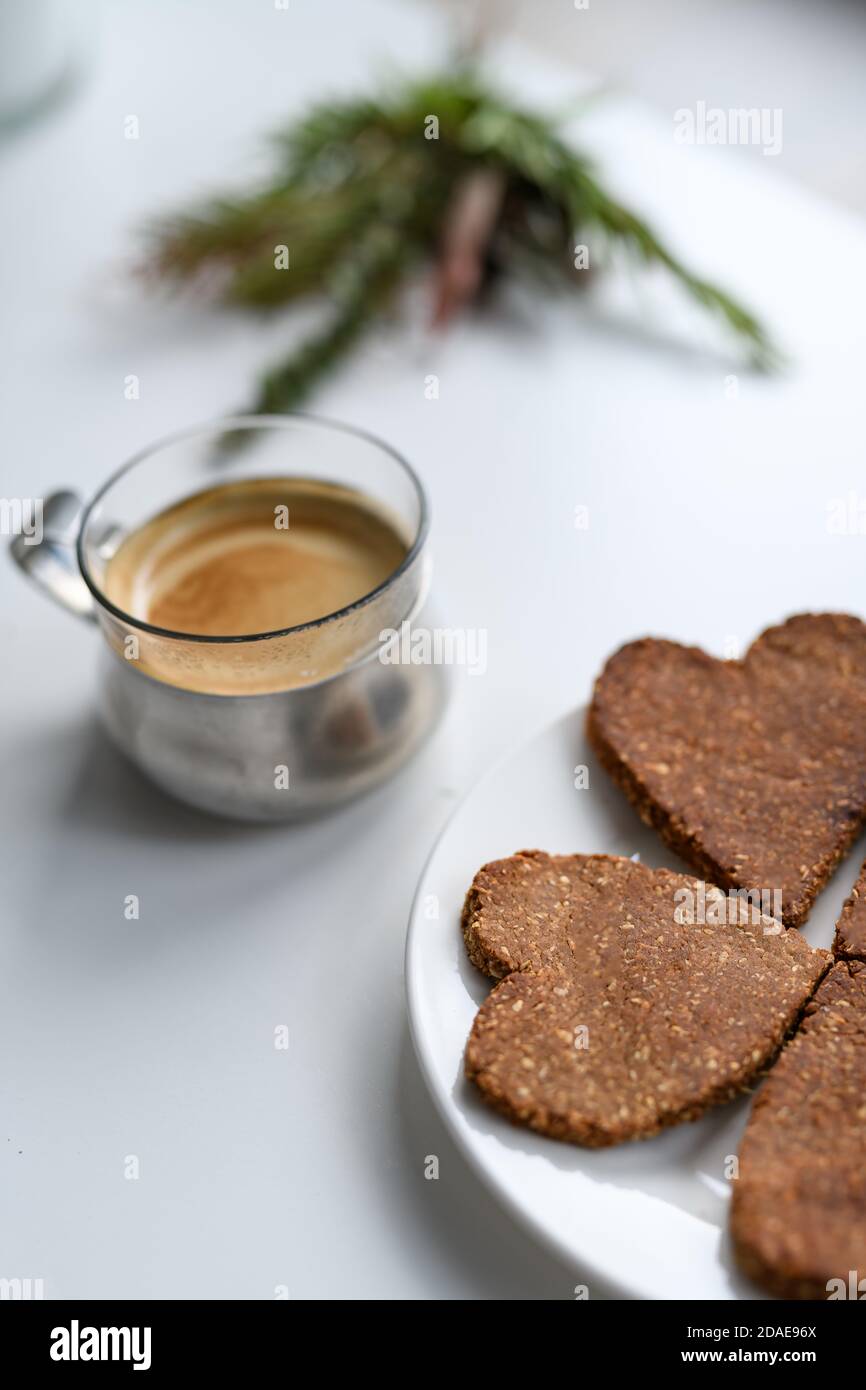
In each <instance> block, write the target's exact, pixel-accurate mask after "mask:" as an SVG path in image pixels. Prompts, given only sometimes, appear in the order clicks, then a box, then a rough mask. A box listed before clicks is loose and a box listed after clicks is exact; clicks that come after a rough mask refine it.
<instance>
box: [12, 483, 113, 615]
mask: <svg viewBox="0 0 866 1390" xmlns="http://www.w3.org/2000/svg"><path fill="white" fill-rule="evenodd" d="M82 510H83V503H82V501H81V498H80V497H78V496H77V495H76V494H75V493H74V492H53V493H52V494H51V496H50V497H46V498H45V500H44V502H43V503H42V510H41V522H40V517H39V514H38V513H37V518H36V519H37V523H38V524H37V525H36V526H34V527H31V528H28V530H29V532H30V533H29V534H26V533H25V532H24V531H23V529H22V530H21V531H19V533H18V535H16V536H15V538H14V539H13V541H12V544H11V546H10V550H11V552H12V558H13V560H14V561H15V563H16V565H18V566H19V568H20V569H22V570H23V571H24V573H25V574H26V575H27V577H28V578H29V579H32V580H33V582H34V583H35V584H37V585H38V586H39V588H40V589H43V590H44V591H45V593H47V594H49V595H50V597H51V598H53V599H54V600H55V601H56V602H57V603H59V604H61V605H62V606H63V607H64V608H66V609H68V610H69V612H70V613H75V614H76V616H77V617H79V618H89V619H90V620H91V622H92V621H94V620H95V618H96V609H95V605H94V602H93V598H92V596H91V593H90V590H89V589H88V587H87V585H86V584H85V582H84V580H83V579H82V577H81V571H80V570H79V568H78V557H77V555H76V553H75V543H76V540H77V539H78V529H79V525H80V521H81V513H82Z"/></svg>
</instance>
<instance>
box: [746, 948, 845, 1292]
mask: <svg viewBox="0 0 866 1390" xmlns="http://www.w3.org/2000/svg"><path fill="white" fill-rule="evenodd" d="M733 1189H734V1191H733V1204H732V1208H731V1231H732V1235H733V1240H734V1249H735V1250H736V1253H737V1257H738V1259H739V1262H740V1264H741V1266H742V1268H743V1269H744V1270H745V1271H746V1273H747V1274H749V1275H750V1276H751V1277H752V1278H753V1279H755V1280H757V1281H758V1282H759V1283H760V1284H763V1285H764V1287H765V1288H767V1289H769V1290H770V1292H771V1293H775V1294H777V1295H779V1297H781V1298H828V1297H830V1296H833V1297H834V1298H863V1297H864V1296H866V966H864V965H863V964H862V963H856V964H852V963H849V962H842V963H840V964H839V965H835V966H834V967H833V969H832V970H831V971H830V973H829V975H828V976H827V977H826V979H825V980H824V981H823V982H822V983H821V985H820V986H819V988H818V990H817V992H816V994H815V997H814V999H812V1001H811V1002H810V1003H809V1004H808V1006H807V1008H806V1014H805V1018H804V1020H803V1022H802V1024H801V1026H800V1029H799V1031H798V1032H797V1035H796V1037H795V1038H794V1039H793V1041H792V1042H790V1043H789V1044H788V1046H787V1047H786V1048H785V1050H784V1052H783V1053H782V1056H781V1057H780V1058H779V1061H778V1062H777V1063H776V1065H775V1067H774V1068H773V1070H772V1072H771V1073H770V1075H769V1077H768V1078H767V1080H766V1082H765V1083H764V1085H763V1086H762V1088H761V1090H760V1092H759V1093H758V1096H757V1098H756V1100H755V1103H754V1105H753V1107H752V1114H751V1117H750V1119H749V1123H748V1126H747V1127H746V1132H745V1134H744V1136H743V1142H742V1144H741V1146H740V1158H739V1173H738V1176H737V1178H736V1181H735V1182H734V1184H733ZM861 1281H862V1283H861Z"/></svg>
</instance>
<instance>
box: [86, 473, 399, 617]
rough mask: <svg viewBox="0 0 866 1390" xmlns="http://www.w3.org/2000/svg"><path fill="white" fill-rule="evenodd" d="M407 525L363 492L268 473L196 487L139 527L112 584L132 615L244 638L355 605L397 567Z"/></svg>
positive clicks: (108, 586)
mask: <svg viewBox="0 0 866 1390" xmlns="http://www.w3.org/2000/svg"><path fill="white" fill-rule="evenodd" d="M407 551H408V545H407V542H406V540H405V538H404V537H403V536H402V535H401V534H400V530H399V526H398V523H397V522H396V520H395V519H392V518H391V517H390V516H389V515H387V514H386V513H385V511H384V509H380V508H379V507H378V506H377V504H376V503H375V502H374V501H373V500H372V499H371V498H369V497H367V496H365V495H364V494H363V493H360V492H357V491H355V490H354V489H351V488H347V487H341V486H339V485H337V484H335V483H326V482H319V481H317V480H314V479H309V478H297V477H285V478H259V479H252V480H242V481H237V482H232V483H224V484H222V485H220V486H218V487H213V488H208V489H207V490H205V491H203V492H199V493H196V494H195V495H194V496H192V497H188V498H186V499H185V500H184V501H182V502H178V503H176V504H175V505H174V506H172V507H169V508H167V509H166V510H165V511H163V512H160V513H159V514H158V515H157V516H155V517H153V518H152V520H150V521H148V522H146V523H145V524H144V525H143V526H141V527H139V528H138V529H137V530H135V531H132V532H130V534H129V535H127V536H126V537H125V538H124V539H123V541H122V542H121V544H120V546H119V548H118V550H117V551H116V553H115V554H114V555H113V557H112V558H111V560H110V561H109V562H108V565H107V568H106V571H105V576H104V589H105V593H106V595H107V597H108V598H109V599H110V601H111V602H112V603H113V604H114V605H115V607H117V608H120V609H121V610H122V611H123V612H125V613H128V614H129V616H130V617H132V618H135V619H138V620H139V621H143V622H147V623H150V624H152V625H153V626H154V627H160V628H164V629H166V630H168V631H170V632H173V633H182V634H185V635H187V636H201V637H246V636H253V635H256V634H260V633H267V632H277V631H281V630H282V629H285V628H292V627H297V626H300V625H301V624H304V623H312V622H315V621H317V620H318V619H320V618H325V617H327V616H328V615H329V614H332V613H336V612H338V611H339V610H340V609H343V608H347V607H348V606H349V605H351V604H353V603H355V602H357V601H358V600H359V599H362V598H364V597H365V596H366V595H368V594H370V593H371V592H372V591H373V590H374V589H377V588H378V587H379V585H380V584H382V583H384V581H385V580H386V579H388V577H389V576H390V575H391V574H393V573H394V571H395V570H396V569H398V568H399V566H400V564H401V563H402V561H403V560H404V559H405V557H406V554H407Z"/></svg>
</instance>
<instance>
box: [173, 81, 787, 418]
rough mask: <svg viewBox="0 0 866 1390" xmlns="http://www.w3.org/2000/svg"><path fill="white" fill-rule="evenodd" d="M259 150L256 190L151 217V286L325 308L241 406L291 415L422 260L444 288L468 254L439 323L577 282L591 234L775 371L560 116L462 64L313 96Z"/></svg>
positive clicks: (763, 343) (731, 312)
mask: <svg viewBox="0 0 866 1390" xmlns="http://www.w3.org/2000/svg"><path fill="white" fill-rule="evenodd" d="M434 122H435V124H433V123H434ZM433 131H435V138H430V136H431V134H432V133H433ZM273 143H274V172H273V177H272V179H271V181H270V182H269V183H268V185H267V186H266V187H264V188H262V189H261V190H259V191H258V192H255V193H252V194H250V195H247V196H241V197H236V198H220V199H217V200H214V201H212V202H211V203H209V204H207V205H206V206H204V207H202V208H200V209H198V210H196V211H191V212H187V213H183V214H181V215H179V216H176V217H172V218H169V219H167V220H164V221H162V222H161V223H159V224H158V225H157V226H156V227H155V228H153V229H152V234H151V241H150V257H149V260H148V268H149V269H150V270H152V271H153V272H155V273H156V274H157V275H158V276H160V277H164V278H167V279H169V280H173V281H175V282H181V281H195V282H198V283H201V284H203V285H204V286H205V287H210V288H211V289H212V290H213V291H214V292H215V293H216V294H218V295H219V296H220V297H221V298H222V299H224V300H225V301H226V302H228V303H233V304H238V305H243V306H245V307H247V308H250V309H255V310H275V309H280V308H283V307H286V306H291V305H292V304H295V303H296V302H298V301H301V300H303V299H306V298H309V297H314V298H317V299H324V300H325V301H326V302H327V305H328V312H327V317H326V320H325V323H324V325H323V326H322V328H321V329H320V331H319V332H318V333H317V334H316V335H315V336H313V337H312V338H310V339H308V340H307V341H305V342H303V343H302V344H301V346H300V347H299V348H297V349H296V350H294V351H293V352H292V353H291V355H290V356H289V357H288V358H287V359H286V360H285V361H284V362H283V363H281V364H279V365H277V366H276V367H275V368H274V369H273V370H272V371H271V372H269V373H268V375H267V376H266V377H265V379H264V380H263V381H262V382H261V384H260V387H259V390H258V394H257V398H256V399H255V401H254V402H253V403H252V409H254V410H266V411H280V410H290V409H293V408H295V407H296V406H298V405H299V404H300V403H301V402H302V401H303V400H304V398H305V397H306V396H307V395H308V393H309V392H310V390H311V389H312V388H313V387H314V385H315V384H316V383H317V381H318V380H319V379H320V378H321V377H322V376H323V375H324V374H325V373H326V372H327V371H328V370H329V369H330V368H331V367H332V366H333V365H334V364H335V363H336V362H337V361H338V360H339V359H340V358H341V357H342V356H343V355H344V354H345V353H346V352H347V351H348V349H349V348H351V347H352V345H353V344H354V343H355V342H356V341H357V340H358V338H359V337H360V335H361V334H362V333H363V331H364V330H365V329H366V328H367V327H368V326H369V325H370V324H371V323H372V322H373V321H374V320H375V319H376V318H377V316H378V315H379V314H380V313H381V312H382V311H383V309H385V308H387V306H388V304H389V302H390V301H391V300H392V299H393V297H394V296H395V294H396V292H397V291H398V290H399V288H400V287H401V285H402V284H403V283H404V281H405V280H406V279H407V277H408V276H409V275H410V274H411V272H412V271H413V269H415V268H416V267H417V266H418V265H419V264H423V263H425V262H432V263H433V265H434V266H438V267H439V273H440V274H441V275H442V276H443V277H444V278H445V279H447V278H448V276H449V274H450V271H449V267H448V264H447V263H448V260H449V257H450V258H451V261H452V262H453V263H454V264H453V265H452V266H451V270H453V269H454V265H457V266H458V268H459V266H460V264H461V258H462V263H463V271H465V270H466V266H467V264H469V265H470V269H471V264H470V263H471V262H472V261H473V260H476V261H478V266H477V271H478V273H477V274H475V273H470V274H469V275H468V276H467V275H465V274H464V273H462V272H461V273H458V274H457V275H456V281H455V283H456V285H457V289H456V291H455V293H454V294H452V295H451V296H450V299H449V297H448V295H447V294H445V297H444V299H443V306H442V307H443V312H442V314H441V315H440V318H441V319H444V318H446V317H448V316H450V313H451V312H452V311H453V309H454V307H455V306H456V307H458V308H459V307H460V304H461V303H462V302H465V301H466V300H467V299H469V298H474V297H475V296H476V294H477V293H479V292H480V291H481V290H483V288H484V287H485V286H486V285H487V284H488V283H489V282H490V281H491V280H492V279H494V278H495V277H496V276H498V275H501V274H503V273H504V274H510V273H512V272H513V273H520V274H529V275H535V276H537V277H540V278H541V279H542V280H543V281H544V282H545V283H547V284H548V285H550V284H551V283H552V284H554V285H556V284H557V283H558V284H559V285H561V286H562V287H563V288H567V289H569V290H573V289H575V288H577V287H579V286H580V285H581V283H582V272H580V271H576V270H575V268H574V260H573V254H574V245H575V242H576V241H577V242H581V243H587V244H594V242H593V238H595V237H597V236H598V234H601V238H602V239H603V240H604V241H605V242H608V243H610V244H611V245H619V246H623V247H625V248H627V249H628V250H629V251H630V252H632V253H633V254H634V255H636V257H637V258H638V259H639V260H641V261H643V262H644V263H647V264H650V265H652V264H655V265H659V266H662V267H664V268H665V269H666V270H667V271H668V272H670V273H671V274H672V275H673V276H674V277H675V278H676V279H677V280H678V281H679V282H680V283H681V284H682V286H683V287H684V288H685V290H686V291H688V293H689V294H690V295H691V296H692V297H693V298H694V299H695V300H697V302H698V303H700V304H701V305H703V306H704V307H705V308H706V309H708V310H710V311H712V312H713V313H715V314H716V315H717V317H719V318H720V320H721V321H722V322H723V323H724V324H726V325H727V326H728V327H729V328H730V329H732V330H733V332H734V335H735V336H736V337H737V338H738V339H739V340H740V341H741V342H742V343H743V345H744V346H745V348H746V350H747V354H748V357H749V360H750V361H751V363H752V364H753V365H755V366H758V367H760V368H767V367H770V366H772V365H773V363H774V361H775V352H774V349H773V347H772V344H771V342H770V340H769V338H768V336H767V334H766V332H765V330H764V329H763V327H762V326H761V324H760V323H759V322H758V320H757V319H756V318H755V317H754V316H753V315H752V314H751V313H750V312H749V311H748V310H747V309H745V308H744V307H743V306H742V305H741V304H739V303H737V301H736V300H734V299H732V298H731V297H730V296H729V295H728V294H726V293H725V292H724V291H723V290H721V289H719V288H718V287H717V286H716V285H713V284H711V283H710V282H708V281H706V280H703V279H701V278H700V277H699V276H697V275H696V274H694V273H693V272H692V271H691V270H690V269H689V268H687V267H686V266H685V265H684V264H683V263H682V262H681V261H680V260H679V259H678V258H677V257H676V256H674V255H673V253H672V252H671V251H669V250H668V249H667V247H666V246H665V245H664V244H663V243H662V242H661V241H660V240H659V238H658V237H657V236H656V235H655V234H654V232H653V231H652V230H651V228H650V227H649V226H648V225H647V224H646V223H645V222H644V221H642V220H641V219H640V218H639V217H637V216H636V215H635V214H634V213H633V212H631V211H629V209H628V208H625V207H623V206H622V204H620V203H619V202H617V201H616V199H614V198H612V197H611V196H610V195H609V194H607V193H606V192H605V190H604V189H603V187H602V186H601V184H600V183H599V182H598V179H597V178H596V176H595V174H594V172H593V169H592V166H591V164H590V162H589V161H588V160H587V159H586V157H585V156H584V155H583V154H581V153H578V152H576V151H575V150H573V149H572V148H571V147H570V146H569V145H568V144H566V142H565V141H564V140H563V138H562V137H561V135H560V134H559V132H558V128H557V125H556V122H554V121H552V120H550V119H547V118H545V117H544V116H540V115H537V114H534V113H532V112H529V111H525V110H521V109H520V108H518V107H515V106H513V105H512V104H511V103H510V102H508V101H506V100H504V99H503V98H502V97H501V96H499V95H498V94H497V93H496V92H495V91H494V90H493V89H491V88H490V87H489V86H488V85H487V84H486V83H485V82H484V81H483V80H482V79H481V78H480V76H479V75H478V74H477V73H476V72H474V71H473V70H471V69H469V68H464V67H460V66H457V67H456V68H455V71H454V72H453V73H450V74H443V75H441V76H438V77H435V78H432V79H429V80H423V81H415V82H409V83H405V84H403V85H401V86H398V87H396V88H395V89H394V91H393V93H392V94H391V95H390V96H389V97H388V98H387V99H383V100H381V101H373V100H369V99H365V100H360V101H343V102H332V103H324V104H322V105H319V106H317V107H315V108H314V109H313V110H312V111H311V112H310V113H309V114H308V115H307V116H306V117H304V118H303V119H301V120H299V121H297V122H296V123H294V124H293V125H292V126H290V127H289V128H288V129H287V130H286V131H284V132H282V133H281V134H279V135H278V136H276V137H275V139H274V142H273ZM479 179H487V180H488V188H487V192H486V194H485V195H484V198H482V199H481V200H480V201H479V199H478V198H476V200H475V201H476V210H475V212H474V213H472V214H469V213H466V212H465V209H464V211H463V212H461V200H462V201H463V202H464V203H465V202H466V197H465V195H466V193H467V191H468V190H471V188H472V185H473V180H476V181H477V180H479ZM485 199H486V202H485ZM479 206H480V208H481V212H480V213H479V210H478V208H479ZM461 220H462V223H463V224H465V225H463V228H462V231H461ZM461 237H462V240H463V245H462V247H461ZM278 246H286V247H287V248H288V251H289V268H288V269H277V268H276V261H275V251H276V248H277V247H278ZM461 284H462V285H463V289H462V290H461V288H460V285H461ZM443 294H444V291H443Z"/></svg>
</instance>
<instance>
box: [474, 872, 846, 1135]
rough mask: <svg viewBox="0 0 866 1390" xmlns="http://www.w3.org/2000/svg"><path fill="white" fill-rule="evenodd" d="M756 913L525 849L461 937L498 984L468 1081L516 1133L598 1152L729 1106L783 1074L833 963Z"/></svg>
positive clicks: (485, 884)
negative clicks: (777, 1062) (757, 1083)
mask: <svg viewBox="0 0 866 1390" xmlns="http://www.w3.org/2000/svg"><path fill="white" fill-rule="evenodd" d="M743 908H744V904H743V903H742V901H741V900H736V899H729V898H728V897H727V896H726V895H724V894H723V893H721V891H720V890H718V889H709V890H707V889H706V886H705V885H704V884H702V883H700V882H698V881H697V880H695V879H693V878H689V877H687V876H686V875H684V874H675V873H671V872H670V871H668V870H667V869H649V868H646V867H645V866H643V865H642V864H638V863H634V862H633V861H632V860H630V859H620V858H615V857H612V856H609V855H579V854H576V855H558V856H557V855H548V854H542V853H541V852H540V851H538V850H525V851H523V852H522V853H520V854H516V855H513V856H512V857H511V858H510V859H500V860H497V861H496V862H494V863H492V864H487V865H485V866H484V868H483V869H480V870H479V872H478V873H477V874H476V875H475V878H474V880H473V882H472V886H471V888H470V889H469V893H468V895H467V898H466V903H465V906H464V909H463V933H464V938H465V941H466V947H467V950H468V952H469V955H470V957H471V959H472V961H473V962H474V963H475V965H477V966H478V967H479V969H481V970H483V971H484V972H485V973H486V974H487V975H492V976H493V977H494V978H495V979H498V980H500V981H501V983H499V984H498V985H497V986H496V988H495V989H493V990H492V991H491V993H490V994H489V995H488V997H487V999H486V1000H485V1001H484V1003H483V1004H482V1005H481V1008H480V1009H479V1011H478V1014H477V1016H476V1018H475V1022H474V1024H473V1027H472V1032H471V1034H470V1037H469V1042H468V1044H467V1048H466V1058H465V1066H466V1074H467V1075H468V1076H469V1078H470V1079H471V1080H472V1081H474V1082H475V1084H476V1085H477V1086H478V1087H479V1088H480V1090H481V1092H482V1094H483V1095H484V1096H485V1098H486V1099H487V1100H488V1101H489V1102H490V1103H491V1104H492V1105H494V1106H495V1107H496V1108H497V1109H498V1110H500V1111H502V1112H503V1113H504V1114H506V1115H507V1116H508V1117H509V1118H510V1119H512V1120H514V1121H516V1122H518V1123H521V1124H525V1125H528V1126H530V1127H531V1128H532V1129H536V1130H539V1131H541V1133H543V1134H548V1135H551V1136H552V1137H554V1138H557V1139H568V1140H571V1141H573V1142H575V1143H578V1144H586V1145H590V1146H592V1147H600V1146H602V1145H607V1144H618V1143H620V1142H621V1141H622V1140H624V1139H634V1138H638V1137H643V1136H647V1135H650V1134H654V1133H656V1131H658V1130H660V1129H663V1128H665V1127H666V1126H667V1125H673V1124H678V1123H679V1122H680V1121H682V1120H693V1119H696V1118H697V1117H698V1116H699V1115H700V1114H702V1113H703V1111H704V1110H706V1109H707V1108H708V1107H709V1106H711V1105H718V1104H720V1103H721V1102H722V1101H726V1100H729V1099H730V1098H731V1097H732V1096H734V1095H735V1094H736V1093H737V1092H738V1091H741V1090H742V1089H743V1088H744V1087H746V1086H748V1085H749V1084H750V1083H751V1082H752V1081H753V1080H754V1079H755V1077H756V1076H757V1075H758V1074H759V1073H760V1072H761V1071H762V1070H763V1069H764V1068H765V1067H767V1066H768V1065H769V1064H770V1062H771V1061H772V1060H773V1058H774V1057H775V1055H776V1053H777V1052H778V1050H779V1047H780V1046H781V1044H782V1041H783V1039H784V1038H785V1036H786V1035H787V1034H788V1032H789V1031H790V1029H791V1028H792V1027H793V1026H794V1025H795V1023H796V1021H797V1019H798V1017H799V1016H800V1014H801V1012H802V1010H803V1008H804V1006H805V1004H806V1001H807V1000H808V998H809V997H810V995H811V994H812V991H813V990H814V988H815V985H816V984H817V982H818V980H819V979H820V978H821V976H822V975H823V974H824V972H825V971H826V969H827V968H828V965H829V964H830V963H831V958H830V956H829V954H828V952H826V951H815V950H813V949H812V948H811V947H810V946H809V945H807V943H806V941H805V940H804V939H803V937H801V936H800V935H799V934H798V933H797V932H787V931H785V930H784V929H783V928H782V926H781V925H780V924H779V923H778V922H777V921H775V920H774V919H771V918H766V917H761V916H760V914H759V913H758V912H757V911H756V910H752V911H750V912H746V913H745V914H744V911H743ZM744 915H745V917H746V918H747V921H746V923H745V925H740V922H742V921H743V917H744ZM732 919H733V921H732ZM503 977H504V978H503Z"/></svg>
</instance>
